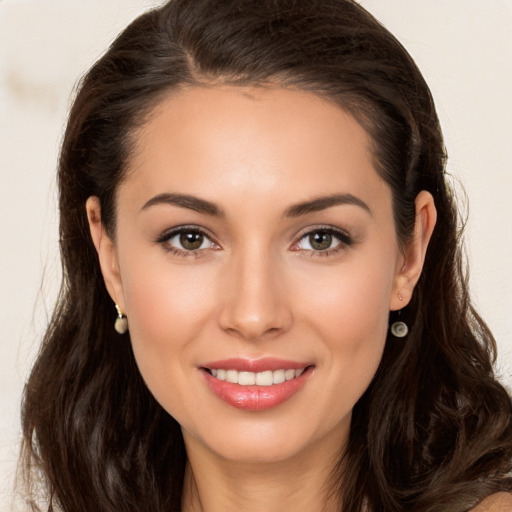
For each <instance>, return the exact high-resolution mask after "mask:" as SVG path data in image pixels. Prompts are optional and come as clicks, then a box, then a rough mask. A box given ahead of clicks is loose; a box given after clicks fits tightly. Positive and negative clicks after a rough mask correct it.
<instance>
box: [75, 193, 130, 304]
mask: <svg viewBox="0 0 512 512" xmlns="http://www.w3.org/2000/svg"><path fill="white" fill-rule="evenodd" d="M85 209H86V211H87V220H88V221H89V229H90V230H91V237H92V241H93V243H94V247H96V252H97V253H98V259H99V262H100V267H101V273H102V274H103V280H104V281H105V286H106V288H107V291H108V293H109V295H110V297H111V298H112V300H113V301H114V303H115V304H118V305H119V307H120V308H121V311H123V312H124V311H126V309H125V306H124V299H123V287H122V284H121V276H120V273H119V262H118V259H117V252H116V247H115V245H114V242H113V240H111V239H110V237H109V236H108V235H107V233H106V231H105V228H104V227H103V222H102V220H101V203H100V200H99V198H97V197H95V196H91V197H89V199H87V201H86V203H85Z"/></svg>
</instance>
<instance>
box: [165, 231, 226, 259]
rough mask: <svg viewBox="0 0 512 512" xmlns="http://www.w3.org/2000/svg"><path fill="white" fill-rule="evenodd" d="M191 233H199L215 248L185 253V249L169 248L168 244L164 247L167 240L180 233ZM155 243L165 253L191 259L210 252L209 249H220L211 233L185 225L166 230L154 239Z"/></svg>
mask: <svg viewBox="0 0 512 512" xmlns="http://www.w3.org/2000/svg"><path fill="white" fill-rule="evenodd" d="M191 232H195V233H200V234H201V235H202V236H204V237H205V238H207V239H208V240H209V241H210V242H211V244H212V246H215V247H209V248H208V249H196V250H192V251H187V250H185V249H180V248H178V247H174V246H171V245H168V244H167V245H166V243H167V242H169V240H172V239H173V238H174V237H176V236H178V235H180V234H182V233H191ZM155 243H156V244H160V245H162V246H164V248H165V249H166V250H167V251H170V252H173V253H175V254H178V255H182V256H192V257H197V256H199V255H201V254H202V253H204V252H205V251H207V250H210V249H213V250H218V249H220V245H219V243H218V242H217V241H216V239H215V237H214V236H213V235H212V234H211V233H209V232H208V231H207V230H206V229H204V228H203V227H201V226H197V225H194V224H187V225H183V226H176V227H173V228H169V229H166V230H165V231H163V232H162V233H161V234H160V235H158V236H157V237H156V238H155Z"/></svg>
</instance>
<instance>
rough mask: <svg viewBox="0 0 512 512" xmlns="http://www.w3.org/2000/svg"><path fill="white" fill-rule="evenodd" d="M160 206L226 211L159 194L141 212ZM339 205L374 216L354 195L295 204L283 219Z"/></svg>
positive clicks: (195, 199) (214, 213)
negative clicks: (357, 207) (357, 209)
mask: <svg viewBox="0 0 512 512" xmlns="http://www.w3.org/2000/svg"><path fill="white" fill-rule="evenodd" d="M160 204H168V205H171V206H179V207H181V208H187V209H189V210H194V211H196V212H199V213H203V214H206V215H211V216H214V217H224V216H225V214H224V211H223V210H222V209H221V208H219V207H218V206H217V205H216V204H215V203H212V202H210V201H207V200H205V199H200V198H198V197H195V196H190V195H187V194H169V193H166V194H158V195H157V196H155V197H153V198H151V199H150V200H149V201H148V202H147V203H145V204H144V206H143V207H142V208H141V210H147V209H148V208H151V207H152V206H156V205H160ZM338 205H354V206H359V207H360V208H362V209H363V210H365V211H367V212H368V213H369V214H370V215H373V213H372V210H371V208H370V207H369V206H368V205H367V204H366V203H365V202H364V201H363V200H362V199H359V198H358V197H356V196H354V195H352V194H333V195H330V196H322V197H318V198H316V199H312V200H311V201H305V202H303V203H297V204H294V205H292V206H290V207H289V208H287V209H286V211H285V212H284V215H283V217H284V218H289V217H300V216H302V215H306V214H308V213H313V212H319V211H321V210H326V209H327V208H331V207H333V206H338Z"/></svg>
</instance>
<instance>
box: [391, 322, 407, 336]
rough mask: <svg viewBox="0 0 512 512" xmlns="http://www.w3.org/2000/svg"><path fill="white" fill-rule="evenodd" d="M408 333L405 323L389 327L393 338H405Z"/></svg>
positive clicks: (397, 323)
mask: <svg viewBox="0 0 512 512" xmlns="http://www.w3.org/2000/svg"><path fill="white" fill-rule="evenodd" d="M408 333H409V327H407V324H406V323H405V322H395V323H393V324H392V325H391V334H392V335H393V336H395V338H405V337H406V336H407V334H408Z"/></svg>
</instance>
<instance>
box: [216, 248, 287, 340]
mask: <svg viewBox="0 0 512 512" xmlns="http://www.w3.org/2000/svg"><path fill="white" fill-rule="evenodd" d="M229 267H230V268H229V269H228V270H227V276H225V278H224V279H223V282H222V283H221V287H222V291H221V297H222V299H221V303H222V309H221V311H220V314H219V325H220V327H221V328H222V329H223V330H224V331H226V332H227V333H229V334H231V335H234V336H238V337H240V338H243V339H246V340H259V339H263V338H265V339H266V338H269V337H275V336H278V335H279V334H281V333H283V332H286V331H287V330H288V329H289V328H290V326H291V325H292V322H293V315H292V311H291V308H290V300H289V296H288V294H287V287H286V284H285V282H284V277H283V273H282V269H280V268H279V265H278V264H276V262H275V261H274V262H273V261H272V259H271V257H270V255H268V254H261V252H260V253H258V251H252V252H251V254H250V255H247V256H242V255H241V256H240V257H239V258H236V259H235V261H231V262H230V266H229Z"/></svg>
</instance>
